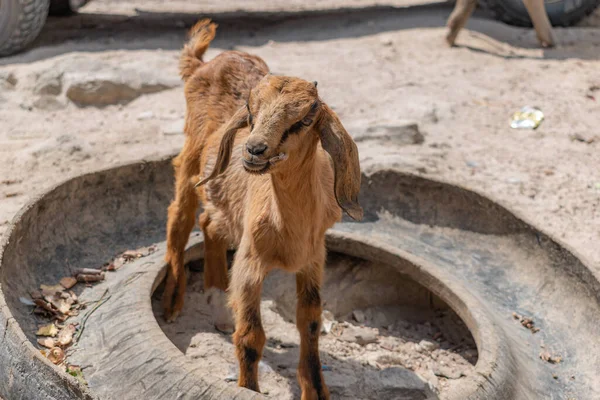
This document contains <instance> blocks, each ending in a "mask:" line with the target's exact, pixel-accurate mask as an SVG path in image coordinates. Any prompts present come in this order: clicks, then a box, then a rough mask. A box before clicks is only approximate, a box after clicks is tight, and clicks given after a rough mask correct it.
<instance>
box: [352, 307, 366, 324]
mask: <svg viewBox="0 0 600 400" xmlns="http://www.w3.org/2000/svg"><path fill="white" fill-rule="evenodd" d="M352 318H354V320H355V321H356V322H358V323H359V324H362V323H363V322H365V313H364V312H362V311H360V310H354V311H353V312H352Z"/></svg>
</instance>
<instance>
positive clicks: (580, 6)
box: [480, 0, 600, 26]
mask: <svg viewBox="0 0 600 400" xmlns="http://www.w3.org/2000/svg"><path fill="white" fill-rule="evenodd" d="M480 4H481V6H482V8H484V9H487V10H488V11H489V12H490V13H491V14H492V15H493V16H494V18H495V19H497V20H499V21H502V22H505V23H507V24H510V25H516V26H532V23H531V19H529V14H528V13H527V9H526V8H525V4H523V1H522V0H480ZM545 5H546V12H547V13H548V18H549V19H550V23H551V24H552V25H553V26H571V25H573V24H575V23H577V22H579V21H580V20H581V19H583V17H585V16H586V15H588V14H590V13H591V12H592V11H594V10H595V9H596V7H598V5H600V0H546V1H545Z"/></svg>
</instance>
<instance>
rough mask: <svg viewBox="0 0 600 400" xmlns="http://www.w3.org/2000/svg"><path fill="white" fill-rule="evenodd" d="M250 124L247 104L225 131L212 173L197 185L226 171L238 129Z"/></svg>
mask: <svg viewBox="0 0 600 400" xmlns="http://www.w3.org/2000/svg"><path fill="white" fill-rule="evenodd" d="M246 126H248V110H247V109H246V106H244V107H242V108H240V109H239V110H237V111H236V113H235V114H233V116H232V117H231V119H230V120H229V122H228V123H227V126H226V128H225V133H223V138H222V139H221V144H220V145H219V153H218V154H217V160H216V161H215V166H214V168H213V170H212V172H211V173H210V175H209V176H208V177H206V178H204V179H203V180H201V181H200V182H198V183H197V184H196V186H195V187H198V186H202V185H204V184H205V183H207V182H208V181H210V180H212V179H214V178H216V177H217V176H218V175H220V174H222V173H223V172H225V170H226V169H227V166H228V165H229V160H230V159H231V151H232V150H233V143H234V142H235V135H236V134H237V132H238V130H239V129H241V128H244V127H246Z"/></svg>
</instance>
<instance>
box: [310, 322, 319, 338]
mask: <svg viewBox="0 0 600 400" xmlns="http://www.w3.org/2000/svg"><path fill="white" fill-rule="evenodd" d="M318 332H319V322H318V321H313V322H311V323H310V326H309V333H310V335H311V336H314V335H316V334H317V333H318Z"/></svg>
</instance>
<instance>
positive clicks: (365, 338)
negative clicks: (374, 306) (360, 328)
mask: <svg viewBox="0 0 600 400" xmlns="http://www.w3.org/2000/svg"><path fill="white" fill-rule="evenodd" d="M378 340H379V339H378V338H377V335H375V334H374V333H371V332H364V333H360V334H358V335H356V343H358V344H360V345H361V346H366V345H367V344H369V343H376V342H377V341H378Z"/></svg>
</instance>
